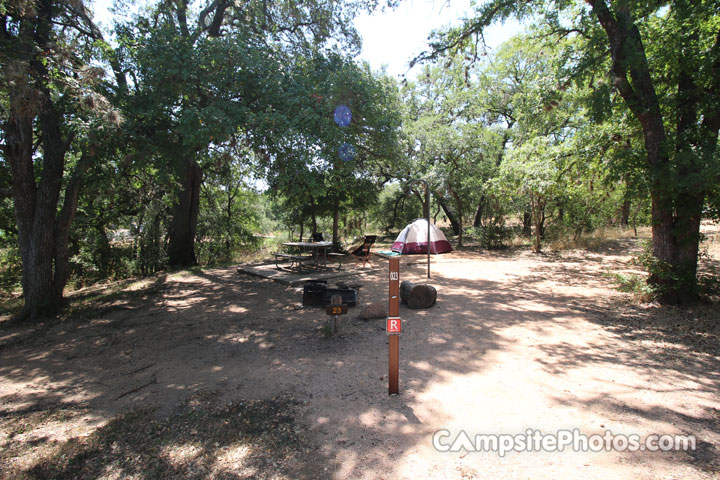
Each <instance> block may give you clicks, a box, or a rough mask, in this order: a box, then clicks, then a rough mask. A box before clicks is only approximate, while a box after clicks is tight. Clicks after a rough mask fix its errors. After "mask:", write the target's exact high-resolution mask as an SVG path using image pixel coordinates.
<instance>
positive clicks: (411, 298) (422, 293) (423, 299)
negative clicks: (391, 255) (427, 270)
mask: <svg viewBox="0 0 720 480" xmlns="http://www.w3.org/2000/svg"><path fill="white" fill-rule="evenodd" d="M400 300H402V302H403V303H407V306H408V307H409V308H413V309H415V308H430V307H432V306H433V305H435V300H437V290H435V287H433V286H432V285H428V284H426V283H425V284H422V285H416V284H414V283H412V282H408V281H407V280H404V281H403V282H402V283H401V284H400Z"/></svg>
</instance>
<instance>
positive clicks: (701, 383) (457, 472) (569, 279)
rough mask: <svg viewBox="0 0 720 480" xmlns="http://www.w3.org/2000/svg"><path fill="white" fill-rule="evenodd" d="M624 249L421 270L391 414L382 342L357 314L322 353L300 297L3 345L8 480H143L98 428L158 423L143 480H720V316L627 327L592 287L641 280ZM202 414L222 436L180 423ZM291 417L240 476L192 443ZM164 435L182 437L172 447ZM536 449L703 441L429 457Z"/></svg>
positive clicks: (165, 305) (132, 314) (200, 295)
mask: <svg viewBox="0 0 720 480" xmlns="http://www.w3.org/2000/svg"><path fill="white" fill-rule="evenodd" d="M621 247H622V248H621ZM624 247H625V245H618V248H617V249H616V250H610V251H607V252H605V253H603V254H591V253H586V252H574V253H568V254H563V255H557V256H555V255H548V256H535V255H531V254H526V253H520V254H514V255H505V256H502V255H496V254H492V255H490V254H486V253H485V254H477V253H470V252H458V253H453V254H450V255H444V256H440V257H436V258H434V263H433V267H432V269H433V275H432V280H431V283H432V284H433V285H435V286H436V287H437V289H438V303H437V305H436V306H435V307H433V308H432V309H430V310H422V311H413V310H409V309H407V308H405V307H402V308H401V317H402V318H403V319H404V325H403V327H404V334H403V335H402V337H401V372H400V388H401V395H400V396H398V397H394V398H391V397H389V396H388V395H387V377H386V375H387V336H386V334H385V330H384V321H383V320H371V321H363V320H359V319H356V318H354V317H355V316H356V314H357V309H355V310H351V313H350V315H349V316H348V317H347V318H346V319H345V321H344V323H343V325H342V328H341V333H340V335H337V336H334V337H329V336H327V335H326V333H325V330H324V329H323V326H324V325H325V324H326V322H327V318H326V316H325V315H324V313H323V312H322V311H320V310H316V309H307V308H302V306H301V303H300V302H301V289H298V288H290V287H284V286H281V285H279V284H276V283H273V282H271V281H265V280H259V279H257V278H254V277H249V276H244V275H238V274H236V273H235V269H234V268H227V269H216V270H208V271H203V272H201V273H197V274H184V275H174V276H170V277H167V278H160V279H158V280H157V281H156V282H155V283H153V284H149V285H145V286H144V288H142V289H140V290H139V291H137V292H135V293H133V294H126V295H120V296H118V297H117V298H115V299H114V300H113V301H112V302H110V303H108V304H106V305H105V306H104V307H100V309H99V310H94V311H88V312H86V315H85V316H86V318H80V317H78V316H76V317H75V318H74V319H72V320H68V321H66V322H62V323H54V324H48V325H43V326H33V327H23V328H13V329H10V328H4V329H2V330H0V356H1V357H0V388H1V390H0V405H1V406H0V414H1V416H0V427H1V428H2V434H3V436H2V437H0V449H5V450H6V454H5V455H4V456H3V457H2V459H1V460H2V463H0V468H2V469H4V470H5V471H6V472H13V473H14V474H16V475H20V476H21V475H26V476H29V477H33V476H34V477H39V476H40V473H42V472H44V474H47V472H48V471H50V470H47V469H45V470H43V469H42V468H45V467H42V468H40V467H38V465H39V464H42V459H43V458H45V457H48V456H52V455H55V456H56V457H57V455H59V453H58V452H61V451H63V450H62V449H63V448H66V449H67V448H68V447H67V445H68V443H69V441H70V442H75V443H74V445H75V446H74V447H73V448H75V450H73V452H76V454H75V457H73V458H75V459H76V461H75V463H73V462H70V463H69V464H68V465H66V466H65V467H63V469H61V471H59V473H58V471H57V470H53V471H52V475H56V476H57V477H59V478H65V477H67V478H70V474H71V473H72V472H76V473H77V472H81V473H80V474H82V472H85V473H87V472H93V473H94V475H96V476H100V477H103V478H128V477H132V478H149V477H146V476H145V475H147V469H149V468H150V466H149V465H146V464H143V463H142V461H145V460H142V458H145V457H143V452H142V451H133V455H136V456H137V457H138V458H140V459H141V460H138V462H140V464H139V466H138V464H137V462H136V464H135V467H134V470H131V469H129V467H128V466H127V465H129V463H127V462H126V463H122V462H121V461H120V460H118V459H119V458H120V457H121V456H123V455H124V456H125V457H127V456H129V455H130V454H129V453H128V452H127V451H125V453H122V454H117V455H116V457H117V458H116V457H113V455H115V454H114V453H113V448H114V447H113V442H112V441H107V442H106V443H103V442H104V441H106V439H107V438H110V437H111V433H108V432H117V429H116V430H109V428H110V427H109V426H113V428H115V425H116V424H115V423H113V422H117V421H118V418H120V417H118V415H119V414H122V413H124V412H128V411H137V409H138V408H145V407H152V408H153V409H154V410H152V414H151V416H150V417H147V418H145V417H143V418H144V419H143V420H142V421H143V422H145V423H148V422H149V423H153V422H155V421H157V422H158V425H160V427H158V429H157V431H156V430H152V431H151V432H150V433H148V434H147V435H156V436H157V438H158V439H161V440H162V442H164V443H163V445H164V446H163V449H160V450H158V451H157V455H155V456H160V457H163V462H164V464H163V465H162V466H157V465H155V466H153V467H152V468H156V469H160V470H155V471H158V472H163V473H162V475H159V476H165V477H167V478H172V477H173V476H174V475H173V473H172V472H175V474H176V475H177V476H182V477H197V478H207V477H213V478H251V477H253V476H254V477H256V478H337V479H344V478H367V479H378V478H388V479H389V478H394V479H400V478H407V479H413V480H417V479H436V478H437V479H466V478H562V477H567V478H593V479H594V478H598V479H600V478H602V479H607V478H633V479H646V478H647V479H660V478H662V479H665V478H673V479H679V478H687V479H698V478H699V479H702V478H708V479H709V478H717V475H718V472H720V450H719V449H718V445H720V395H719V394H718V392H719V391H720V389H719V387H720V355H719V353H720V352H719V351H718V346H719V345H720V341H719V340H718V338H719V337H720V326H719V325H720V322H719V321H718V319H720V309H719V308H718V306H717V305H716V306H709V307H696V308H694V309H692V310H689V311H681V310H677V309H660V308H658V307H654V306H638V305H636V304H635V303H633V302H632V301H631V299H630V298H629V296H628V295H627V294H622V293H618V292H617V291H615V290H614V289H613V288H612V285H611V281H610V280H609V279H608V278H607V277H605V276H603V274H604V273H605V272H607V271H613V272H617V271H625V270H629V269H632V267H631V266H630V265H629V259H630V257H629V256H628V254H627V250H626V248H624ZM425 272H426V270H425V267H424V266H418V265H415V266H408V265H402V267H401V280H411V281H414V282H424V281H425ZM359 283H362V285H363V286H362V288H361V291H360V292H361V294H360V298H361V300H362V301H364V302H368V301H386V296H387V291H386V289H387V282H386V272H385V270H384V269H382V270H381V271H380V272H379V273H376V274H373V275H365V276H360V281H359ZM198 399H199V400H198ZM193 402H196V404H195V405H196V406H194V407H193ZM198 402H199V403H198ZM243 402H249V403H248V405H255V406H253V407H252V408H250V407H244V406H243V405H246V404H245V403H243ZM252 402H265V403H262V405H264V406H262V408H261V407H260V406H257V405H260V404H257V405H256V403H252ZM197 405H200V406H202V407H203V408H207V409H208V411H212V412H220V411H221V412H222V414H220V413H214V414H213V415H215V416H214V417H212V416H211V418H210V417H209V418H205V419H203V420H202V421H197V420H193V418H195V417H192V412H194V411H196V410H198V407H197ZM268 405H271V406H273V408H274V410H272V409H271V410H272V411H270V410H267V408H269V407H267V406H268ZM228 406H229V407H228ZM266 407H267V408H266ZM179 408H182V410H178V409H179ZM243 408H245V410H242V409H243ZM248 408H250V410H248ZM253 408H254V409H255V410H252V409H253ZM213 409H215V410H213ZM217 409H220V410H217ZM238 409H240V410H238ZM283 409H286V410H287V411H286V413H287V415H289V416H288V417H287V418H285V417H282V418H281V420H279V421H277V422H270V423H269V424H268V425H267V426H266V427H263V428H265V429H264V430H263V429H260V430H258V431H255V430H253V428H251V427H252V426H250V427H248V428H249V430H247V431H245V435H246V436H252V435H255V437H252V438H255V439H256V440H257V439H265V440H263V441H260V440H257V441H256V442H255V443H254V444H253V445H255V447H253V448H257V449H258V452H260V453H257V455H256V456H255V458H260V457H262V458H264V459H265V460H268V459H269V460H268V461H267V462H265V463H262V462H260V463H258V462H259V461H258V462H256V463H253V464H248V461H247V459H248V458H253V456H252V452H250V453H248V452H247V451H246V450H247V449H248V448H249V447H247V445H246V444H245V445H244V446H239V445H240V444H239V443H238V439H237V438H235V437H232V438H230V437H218V438H215V437H212V438H213V441H202V438H200V439H199V438H198V437H202V436H203V435H204V434H203V431H204V430H202V427H203V425H214V424H213V423H212V422H216V423H217V425H220V426H222V425H228V422H229V421H230V420H229V419H230V418H231V415H233V416H235V417H237V416H243V415H250V413H248V412H250V411H252V412H255V413H254V414H255V415H258V417H262V418H270V417H272V415H276V414H278V412H280V413H282V410H283ZM200 410H202V408H200ZM58 412H60V413H58ZM228 412H232V413H228ZM238 412H240V413H238ZM258 412H260V413H258ZM268 412H269V413H268ZM173 415H174V416H173ZM122 418H124V417H122ZM148 418H150V419H155V420H148ZM173 418H175V419H178V420H176V421H175V423H176V424H178V422H180V423H182V424H183V425H189V426H188V431H189V433H187V432H184V430H183V431H175V430H173V428H177V427H173ZM213 418H215V419H216V420H213ZM283 418H284V420H283ZM217 419H219V420H217ZM183 422H185V423H183ZM193 422H194V423H193ZM208 422H210V423H208ZM238 428H240V427H238ZM258 428H259V427H258ZM283 428H287V429H288V431H289V432H290V433H288V435H289V436H288V437H287V438H286V437H283V438H286V440H287V442H286V443H285V444H283V450H282V452H280V450H277V449H273V444H272V443H268V442H271V441H275V440H277V436H273V437H272V438H270V437H269V435H271V432H274V431H275V430H277V429H283ZM528 429H530V430H533V431H534V430H539V431H542V432H544V433H554V432H556V431H558V430H561V429H567V430H573V429H578V430H579V432H580V433H582V434H584V435H587V436H590V435H595V434H598V435H604V434H605V432H606V431H608V430H609V431H611V432H612V433H613V434H620V433H624V434H637V435H640V436H641V437H645V436H647V435H650V434H669V435H676V434H684V435H694V436H695V437H696V441H697V448H696V450H694V451H690V452H682V451H674V452H649V451H642V452H620V451H602V452H574V451H569V450H568V449H565V451H562V452H550V453H548V452H509V453H507V454H506V455H505V456H503V457H500V456H499V455H498V454H497V453H495V452H467V451H465V450H463V451H459V452H439V451H437V450H436V449H435V448H433V443H432V441H433V434H434V433H435V432H437V431H439V430H447V435H446V436H445V437H444V440H443V441H444V442H445V443H446V444H447V443H451V442H452V440H453V438H455V437H456V436H457V435H458V434H459V432H461V431H465V432H467V434H468V435H469V436H470V438H474V435H476V434H512V435H516V434H525V433H526V432H527V431H528ZM211 430H212V429H211ZM215 430H217V431H220V430H222V428H219V427H218V428H217V429H215ZM232 430H233V431H234V430H235V427H233V428H232ZM100 431H102V432H103V435H105V436H103V437H97V436H98V435H99V433H98V432H100ZM163 432H170V433H163ZM173 432H174V433H173ZM193 432H195V433H193ZM293 432H294V433H293ZM226 433H227V435H231V433H229V432H226ZM112 434H116V433H112ZM117 435H119V434H117ZM207 435H208V438H210V437H211V436H212V435H215V433H213V432H212V431H210V430H208V431H207ZM272 435H276V434H275V433H272ZM96 437H97V438H96ZM83 438H90V439H92V438H96V440H93V441H94V442H95V443H93V445H95V447H94V448H95V450H92V451H93V452H95V453H96V454H97V455H101V457H102V458H106V460H107V462H106V463H105V464H103V463H102V461H100V460H96V463H97V465H95V467H92V465H89V463H91V462H90V461H89V460H87V458H91V457H92V456H89V455H88V453H87V452H88V451H89V450H88V449H89V448H90V447H89V446H88V445H89V444H90V443H92V442H90V440H88V441H87V442H85V443H83V440H82V439H83ZM113 438H114V437H113ZM244 438H245V437H244ZM248 438H249V437H248ZM71 439H75V440H71ZM78 439H80V440H78ZM273 439H275V440H273ZM266 440H267V441H266ZM158 441H160V440H158ZM88 442H90V443H88ZM263 442H264V443H263ZM115 443H117V442H115ZM106 444H107V446H106V447H103V445H106ZM173 449H174V450H173ZM241 449H245V450H244V451H245V453H243V454H241V453H242V452H240V450H241ZM263 449H264V450H263ZM121 450H122V449H121ZM136 450H142V449H136ZM78 451H81V452H84V453H83V455H84V456H82V455H80V454H78V453H77V452H78ZM8 452H9V453H8ZM188 452H189V453H188ZM66 453H67V451H66ZM66 453H64V454H63V455H65V456H67V455H66ZM280 453H282V456H280V457H277V458H275V456H276V455H280ZM103 455H104V456H103ZM53 458H55V457H53ZM58 458H63V459H64V458H65V457H58ZM93 458H94V457H93ZM113 458H115V460H117V461H115V460H113V462H115V463H112V462H111V460H112V459H113ZM243 459H245V460H243ZM270 460H272V461H270ZM63 461H65V460H63ZM148 461H149V460H148ZM82 462H85V463H82ZM244 462H245V463H244ZM80 463H82V464H81V465H79V464H80ZM78 465H79V466H78ZM289 465H290V466H289ZM101 467H102V468H101ZM251 467H252V468H251ZM93 468H94V469H93ZM83 469H85V470H83ZM38 472H40V473H38ZM52 475H50V476H52ZM63 475H65V477H63ZM153 478H154V477H153Z"/></svg>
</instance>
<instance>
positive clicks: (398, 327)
mask: <svg viewBox="0 0 720 480" xmlns="http://www.w3.org/2000/svg"><path fill="white" fill-rule="evenodd" d="M387 333H388V335H390V334H399V333H402V322H401V321H400V318H398V317H388V319H387Z"/></svg>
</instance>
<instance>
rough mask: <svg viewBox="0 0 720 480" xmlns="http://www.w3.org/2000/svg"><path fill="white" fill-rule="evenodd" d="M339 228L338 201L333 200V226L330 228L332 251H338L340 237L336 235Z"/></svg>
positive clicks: (337, 199) (336, 199)
mask: <svg viewBox="0 0 720 480" xmlns="http://www.w3.org/2000/svg"><path fill="white" fill-rule="evenodd" d="M339 228H340V199H339V198H335V202H334V203H333V226H332V243H333V250H334V251H340V250H339V249H338V248H339V246H340V236H339V234H338V230H339Z"/></svg>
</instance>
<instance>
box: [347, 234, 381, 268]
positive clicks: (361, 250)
mask: <svg viewBox="0 0 720 480" xmlns="http://www.w3.org/2000/svg"><path fill="white" fill-rule="evenodd" d="M376 239H377V235H366V236H365V241H364V242H363V244H362V245H360V246H359V247H357V248H356V249H355V250H353V251H352V252H350V253H351V254H353V255H354V256H355V258H356V259H357V261H356V262H355V266H357V265H358V264H359V263H360V262H362V265H363V268H365V264H366V263H370V249H371V248H372V246H373V243H375V240H376ZM370 266H372V264H371V263H370Z"/></svg>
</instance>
